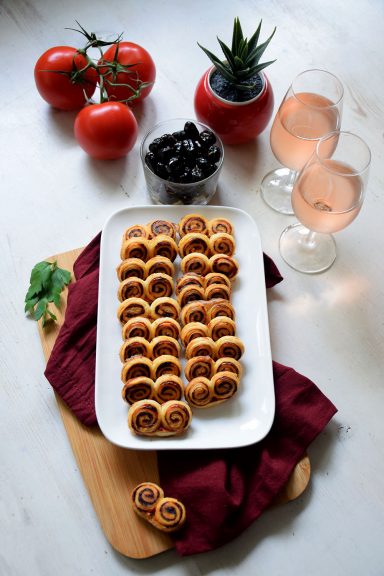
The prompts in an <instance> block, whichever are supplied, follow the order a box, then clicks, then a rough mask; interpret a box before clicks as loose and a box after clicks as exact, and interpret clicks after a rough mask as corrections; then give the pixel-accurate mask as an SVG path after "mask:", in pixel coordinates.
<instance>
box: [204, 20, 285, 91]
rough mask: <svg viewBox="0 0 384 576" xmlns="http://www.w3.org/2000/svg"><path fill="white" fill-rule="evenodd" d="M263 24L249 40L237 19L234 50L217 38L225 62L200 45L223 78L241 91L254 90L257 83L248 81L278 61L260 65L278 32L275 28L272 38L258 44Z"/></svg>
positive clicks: (234, 29) (234, 27)
mask: <svg viewBox="0 0 384 576" xmlns="http://www.w3.org/2000/svg"><path fill="white" fill-rule="evenodd" d="M261 23H262V20H260V22H259V25H258V27H257V29H256V32H255V33H254V34H253V36H252V37H251V38H250V39H249V40H248V39H247V38H244V35H243V31H242V28H241V25H240V20H239V18H237V17H236V18H235V21H234V25H233V34H232V48H229V47H228V46H227V45H226V44H224V42H223V41H222V40H220V38H217V40H218V42H219V44H220V46H221V49H222V51H223V53H224V56H225V60H220V58H218V57H217V56H215V55H214V54H212V52H210V51H209V50H207V48H204V47H203V46H201V44H199V43H198V45H199V46H200V48H201V49H202V50H204V52H205V53H206V55H207V56H208V58H209V59H210V60H211V62H212V63H213V64H214V66H215V67H216V68H217V70H218V71H219V72H220V73H221V74H222V76H224V78H226V79H227V80H228V81H229V82H230V83H231V84H232V85H233V86H235V87H236V88H237V89H239V90H250V89H252V88H254V87H255V86H256V83H255V82H250V83H247V80H250V79H251V78H253V77H254V76H255V75H256V74H258V72H260V71H261V70H263V69H264V68H266V67H267V66H269V65H270V64H273V62H275V61H276V60H271V61H269V62H263V63H262V64H259V61H260V58H261V57H262V55H263V54H264V52H265V50H266V48H267V46H268V44H269V43H270V41H271V40H272V37H273V35H274V33H275V32H276V27H275V28H274V30H273V32H272V34H271V35H270V37H269V38H268V39H267V40H266V41H265V42H263V43H262V44H258V42H259V36H260V30H261Z"/></svg>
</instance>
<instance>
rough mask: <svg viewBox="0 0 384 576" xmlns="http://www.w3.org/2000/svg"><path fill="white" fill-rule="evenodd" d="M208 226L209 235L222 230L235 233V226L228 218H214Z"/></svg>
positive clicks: (226, 232)
mask: <svg viewBox="0 0 384 576" xmlns="http://www.w3.org/2000/svg"><path fill="white" fill-rule="evenodd" d="M207 228H208V234H209V236H213V234H219V233H221V232H224V233H225V234H232V235H233V226H232V224H231V223H230V221H229V220H227V219H226V218H214V219H213V220H209V222H208V225H207Z"/></svg>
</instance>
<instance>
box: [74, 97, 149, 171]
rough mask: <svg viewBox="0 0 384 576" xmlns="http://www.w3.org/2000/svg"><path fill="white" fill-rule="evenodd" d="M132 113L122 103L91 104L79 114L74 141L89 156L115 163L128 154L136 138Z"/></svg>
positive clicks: (136, 130) (136, 129)
mask: <svg viewBox="0 0 384 576" xmlns="http://www.w3.org/2000/svg"><path fill="white" fill-rule="evenodd" d="M137 132H138V128H137V122H136V118H135V116H134V115H133V112H132V111H131V110H130V109H129V108H128V106H126V104H122V103H121V102H103V103H102V104H91V105H90V106H86V107H85V108H83V109H82V110H80V112H79V113H78V115H77V117H76V120H75V137H76V139H77V141H78V143H79V144H80V146H81V147H82V148H83V150H85V151H86V152H87V153H88V154H89V155H90V156H93V157H94V158H99V159H100V160H114V159H115V158H121V157H122V156H125V155H126V154H128V152H129V151H130V150H131V149H132V148H133V146H134V144H135V142H136V138H137Z"/></svg>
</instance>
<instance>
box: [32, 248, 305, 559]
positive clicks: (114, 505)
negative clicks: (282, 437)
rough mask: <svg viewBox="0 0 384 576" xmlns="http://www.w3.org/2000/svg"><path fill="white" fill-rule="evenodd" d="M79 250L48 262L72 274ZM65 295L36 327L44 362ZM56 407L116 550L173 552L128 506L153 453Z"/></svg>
mask: <svg viewBox="0 0 384 576" xmlns="http://www.w3.org/2000/svg"><path fill="white" fill-rule="evenodd" d="M81 250H82V249H81V248H79V249H76V250H71V251H69V252H64V253H62V254H58V255H57V256H51V257H50V258H47V260H49V261H53V260H57V263H58V265H59V266H60V267H61V268H65V269H67V270H70V271H71V272H72V270H73V263H74V261H75V259H76V258H77V256H78V255H79V254H80V252H81ZM66 299H67V291H65V292H63V293H62V305H61V308H60V310H57V312H56V315H57V322H56V323H55V324H54V323H52V324H49V325H48V327H46V328H44V330H43V328H42V327H41V323H40V322H39V325H38V326H39V334H40V339H41V343H42V346H43V350H44V355H45V358H46V360H48V358H49V356H50V353H51V351H52V348H53V345H54V343H55V340H56V337H57V335H58V333H59V329H60V327H61V325H62V323H63V321H64V315H65V307H66ZM56 400H57V404H58V406H59V410H60V414H61V417H62V419H63V422H64V426H65V429H66V432H67V435H68V439H69V441H70V443H71V446H72V450H73V452H74V455H75V458H76V461H77V464H78V467H79V469H80V472H81V474H82V476H83V480H84V482H85V485H86V487H87V489H88V492H89V495H90V497H91V500H92V503H93V506H94V509H95V511H96V514H97V516H98V518H99V521H100V524H101V527H102V529H103V531H104V533H105V535H106V537H107V539H108V541H109V543H110V544H111V546H112V547H113V548H115V550H117V551H118V552H120V553H121V554H124V556H129V557H130V558H148V557H150V556H154V555H155V554H159V553H160V552H163V551H164V550H168V549H169V548H172V547H173V542H172V540H171V538H170V537H169V536H167V535H164V534H162V533H161V532H159V531H158V530H156V529H155V528H153V527H152V526H151V525H150V524H148V523H146V522H145V521H143V520H142V519H141V518H139V517H138V516H137V515H136V514H135V513H134V512H133V509H132V507H131V505H130V499H129V494H130V492H131V490H132V489H133V488H134V487H135V486H136V485H137V484H139V483H140V482H144V481H146V480H149V481H152V482H158V481H159V473H158V469H157V459H156V452H155V451H135V450H127V449H125V448H120V447H118V446H115V445H114V444H111V443H110V442H109V441H108V440H107V439H106V438H105V437H104V436H103V434H102V433H101V431H100V428H99V427H98V426H94V427H92V428H88V427H86V426H83V425H82V424H81V423H80V422H79V421H78V420H77V418H76V417H75V416H74V415H73V414H72V412H71V411H70V410H69V409H68V408H67V406H66V404H64V402H63V401H62V400H61V399H60V397H59V396H58V395H57V394H56ZM310 473H311V471H310V462H309V458H308V456H305V457H303V458H302V460H300V462H299V463H298V464H297V465H296V467H295V469H294V471H293V472H292V475H291V477H290V479H289V481H288V483H287V485H286V486H285V489H284V490H283V492H282V493H281V494H280V495H279V496H278V498H277V499H276V503H278V504H282V503H285V502H288V501H290V500H294V499H295V498H297V497H298V496H299V495H300V494H301V493H302V492H303V491H304V490H305V488H306V486H307V484H308V482H309V478H310Z"/></svg>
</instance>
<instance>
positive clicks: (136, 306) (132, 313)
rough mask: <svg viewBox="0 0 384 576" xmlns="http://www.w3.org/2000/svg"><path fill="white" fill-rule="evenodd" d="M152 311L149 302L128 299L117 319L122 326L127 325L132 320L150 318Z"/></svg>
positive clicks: (119, 309) (121, 306)
mask: <svg viewBox="0 0 384 576" xmlns="http://www.w3.org/2000/svg"><path fill="white" fill-rule="evenodd" d="M150 315H151V309H150V307H149V304H148V302H146V301H145V300H143V299H142V298H128V299H127V300H124V302H122V303H121V304H120V306H119V308H118V310H117V317H118V319H119V320H120V322H121V323H122V324H125V323H126V322H128V320H130V318H136V316H143V317H144V318H149V317H150Z"/></svg>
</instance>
